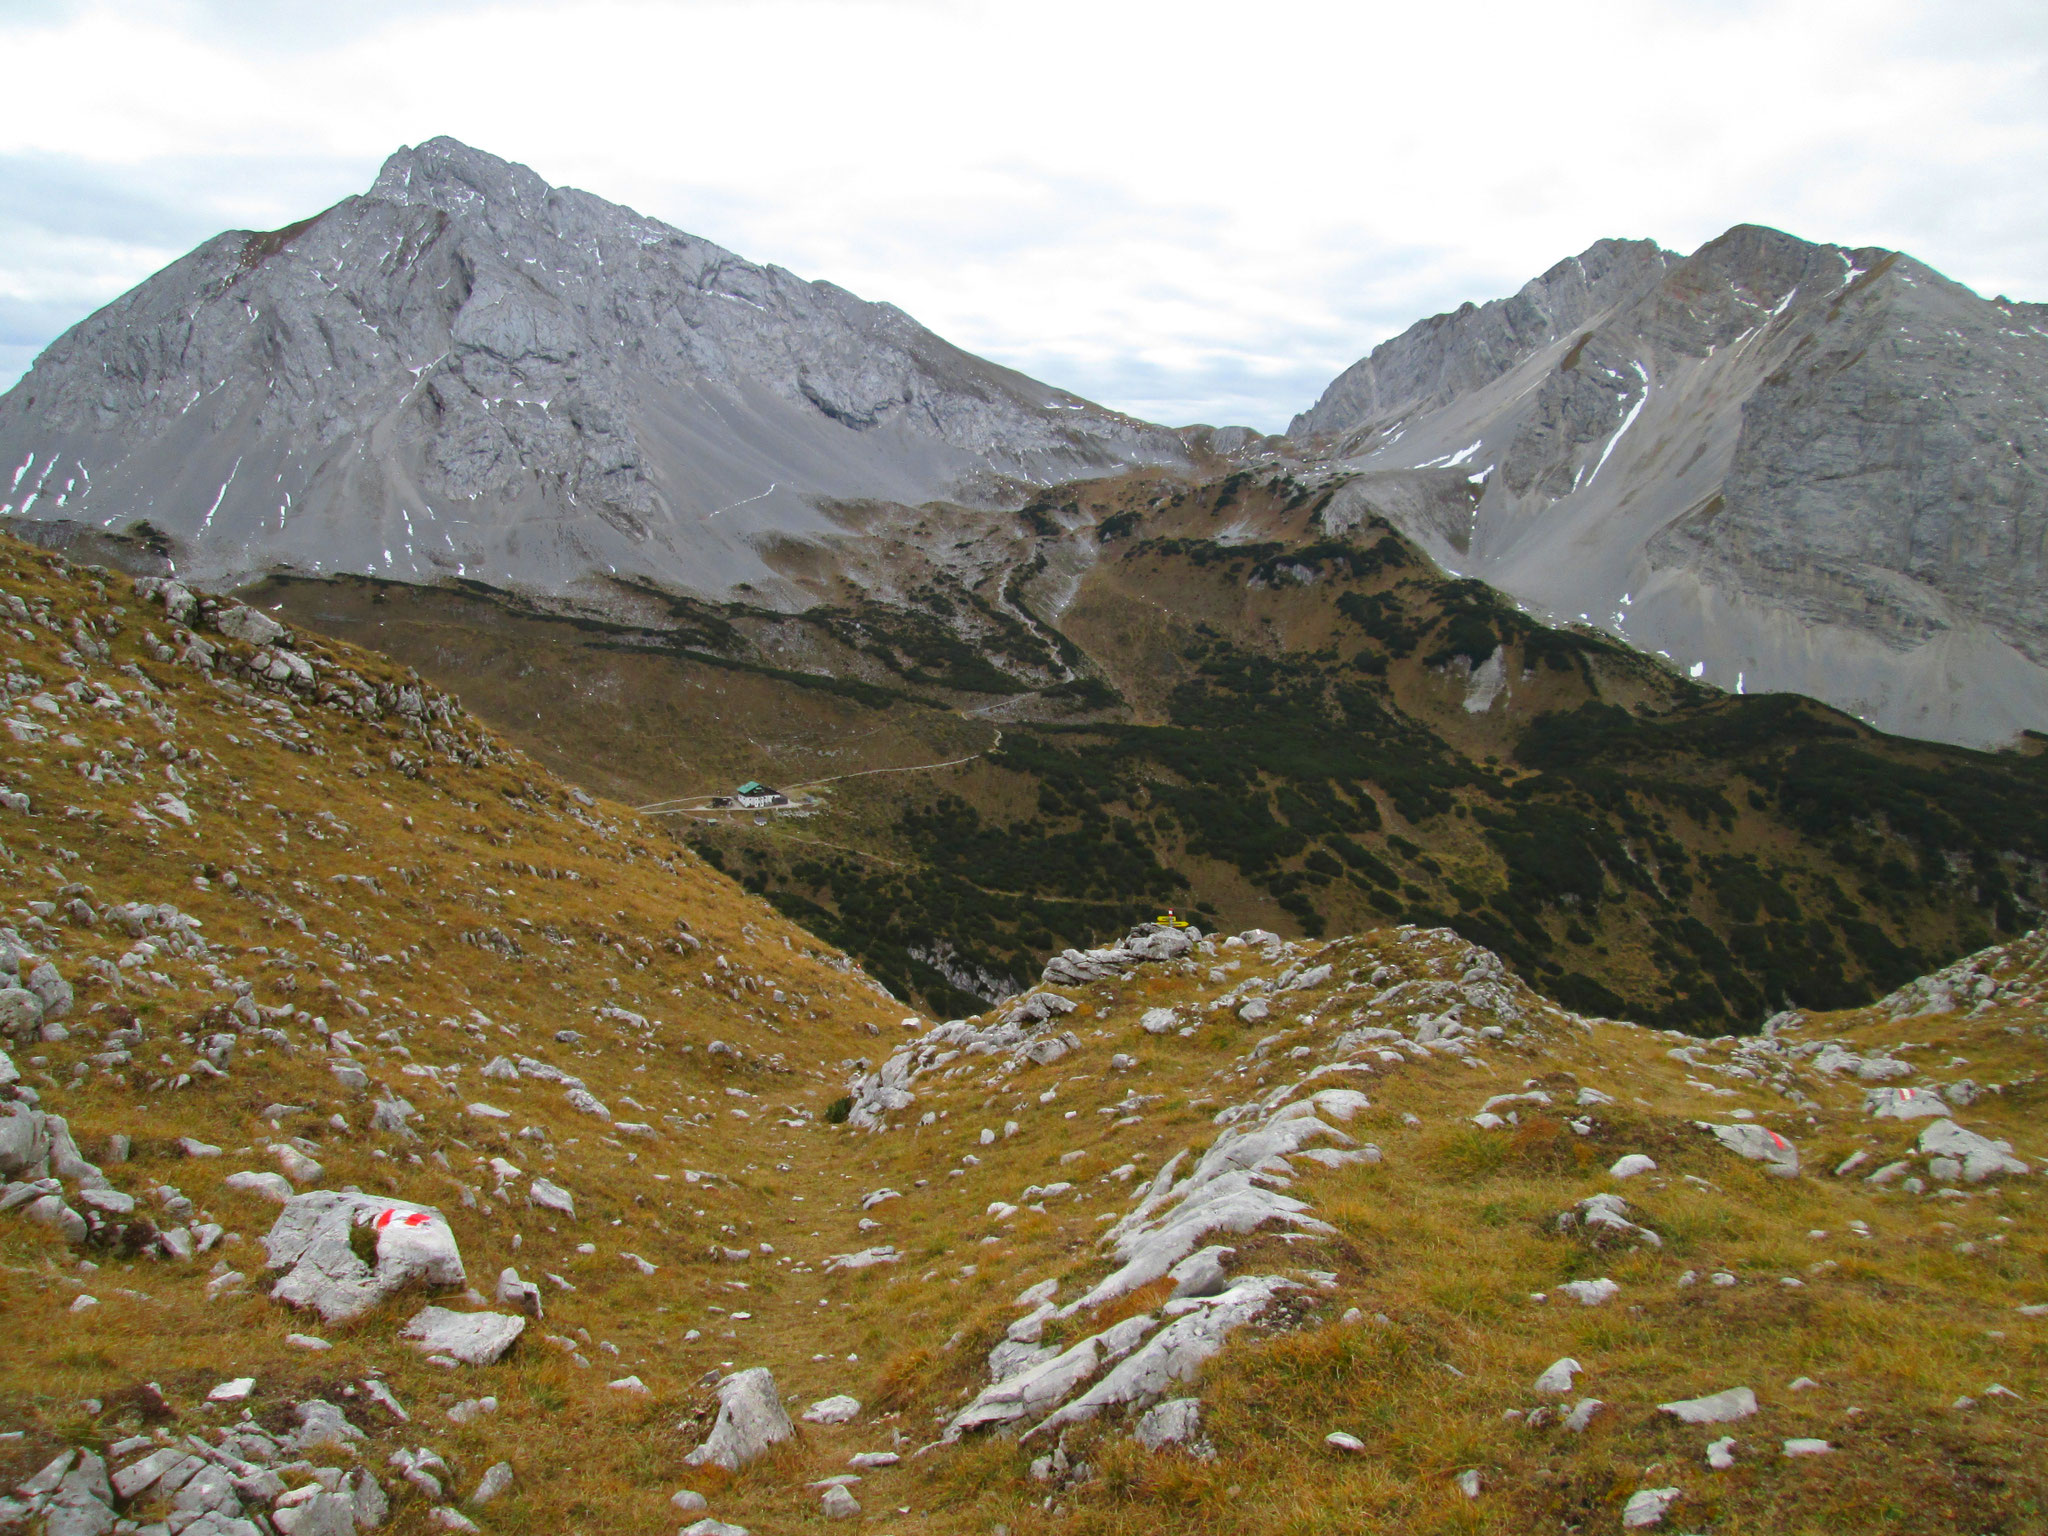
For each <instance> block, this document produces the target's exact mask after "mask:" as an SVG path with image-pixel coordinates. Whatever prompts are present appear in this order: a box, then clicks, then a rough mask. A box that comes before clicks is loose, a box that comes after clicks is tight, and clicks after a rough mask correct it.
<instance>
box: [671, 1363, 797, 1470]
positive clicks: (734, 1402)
mask: <svg viewBox="0 0 2048 1536" xmlns="http://www.w3.org/2000/svg"><path fill="white" fill-rule="evenodd" d="M795 1433H796V1426H795V1425H793V1424H791V1423H790V1422H789V1415H788V1414H787V1413H785V1412H783V1409H782V1397H781V1394H779V1393H778V1392H777V1391H776V1389H775V1377H774V1376H773V1374H771V1373H770V1372H769V1370H768V1368H767V1367H766V1366H760V1365H757V1366H755V1367H753V1368H752V1369H751V1370H745V1371H736V1372H734V1373H733V1374H732V1375H730V1376H727V1377H726V1378H725V1379H724V1380H722V1381H720V1382H719V1383H718V1419H717V1421H716V1422H715V1423H714V1424H713V1425H712V1426H711V1433H710V1434H709V1435H707V1436H706V1437H705V1439H704V1443H703V1444H702V1445H700V1446H698V1447H697V1449H695V1450H694V1451H692V1452H690V1454H689V1455H687V1456H685V1457H684V1458H683V1461H684V1463H685V1465H688V1466H692V1467H701V1466H704V1465H705V1464H706V1463H710V1464H712V1465H714V1466H720V1467H724V1468H725V1469H726V1471H728V1472H737V1471H738V1470H739V1469H740V1468H741V1467H743V1466H745V1465H746V1464H747V1463H748V1462H750V1461H752V1460H753V1459H754V1458H755V1457H756V1456H759V1455H760V1454H761V1453H762V1452H763V1451H765V1450H767V1449H768V1447H769V1446H771V1445H774V1444H776V1443H778V1442H779V1441H783V1440H787V1439H789V1438H790V1437H791V1436H792V1435H794V1434H795Z"/></svg>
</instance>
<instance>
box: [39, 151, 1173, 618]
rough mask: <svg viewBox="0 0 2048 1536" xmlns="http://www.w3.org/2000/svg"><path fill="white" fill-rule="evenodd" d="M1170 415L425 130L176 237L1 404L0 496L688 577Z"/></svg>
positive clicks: (308, 541) (1026, 479) (222, 554)
mask: <svg viewBox="0 0 2048 1536" xmlns="http://www.w3.org/2000/svg"><path fill="white" fill-rule="evenodd" d="M1186 460H1187V450H1186V448H1185V447H1184V445H1183V444H1182V443H1181V441H1180V440H1179V439H1178V438H1177V437H1175V436H1174V435H1173V434H1172V433H1170V432H1167V431H1165V430H1164V429H1162V428H1157V427H1152V426H1148V425H1146V424H1144V423H1142V422H1138V421H1134V420H1132V419H1130V418H1128V417H1124V416H1120V415H1117V414H1115V413H1114V412H1110V411H1106V410H1103V409H1101V408H1100V407H1097V406H1094V405H1091V404H1089V403H1088V402H1087V401H1085V400H1081V399H1079V398H1077V397H1074V396H1071V395H1068V394H1066V393H1064V392H1063V391H1060V390H1056V389H1052V388H1050V387H1049V386H1046V385H1043V384H1039V383H1036V382H1035V381H1033V380H1031V379H1028V378H1025V377H1024V376H1022V375H1021V374H1016V373H1012V372H1010V371H1009V370H1007V369H1004V368H999V367H997V366H995V365H994V364H991V363H988V362H985V361H983V360H982V359H980V358H977V357H973V356H970V355H969V354H967V353H965V352H962V351H960V350H959V349H958V348H955V347H952V346H950V345H948V344H947V343H946V342H944V341H942V340H940V339H939V338H938V337H937V336H934V335H933V334H932V333H931V332H929V331H927V330H925V329H924V328H923V327H922V326H920V325H918V324H917V323H916V322H915V321H914V320H912V319H911V318H910V317H909V316H908V315H905V314H904V313H903V312H902V311H900V310H897V309H895V308H893V307H891V306H889V305H887V304H872V303H868V302H866V301H864V300H862V299H859V298H856V297H855V296H854V295H852V294H850V293H848V292H846V291H845V290H844V289H842V288H837V287H835V286H833V285H832V284H830V283H826V282H805V281H803V280H802V279H800V278H797V277H795V276H793V275H792V274H790V273H788V272H785V271H783V270H781V269H780V268H777V267H760V266H755V265H754V264H753V263H751V262H747V261H743V260H741V259H740V258H739V257H737V256H734V255H732V254H731V253H730V252H728V251H724V250H721V249H719V248H718V247H717V246H715V245H712V244H710V243H709V242H707V241H704V240H699V239H697V238H695V237H694V236H691V235H687V234H684V233H683V232H682V231H680V230H677V229H673V228H671V227H669V226H668V225H666V224H662V223H660V222H658V221H656V220H653V219H649V218H645V217H643V216H641V215H639V214H637V213H634V212H633V211H631V210H630V209H626V208H622V207H619V206H617V205H616V204H612V203H607V202H604V201H602V200H601V199H599V198H596V197H592V196H591V195H589V194H588V193H585V192H578V191H573V190H569V189H565V188H556V187H550V186H549V185H547V184H546V183H545V182H543V181H542V180H541V179H540V178H539V177H538V176H536V175H534V173H533V172H532V171H530V170H528V169H527V168H526V167H524V166H520V165H513V164H509V163H507V162H506V161H503V160H499V159H496V158H495V157H493V156H491V155H487V154H484V153H481V152H480V151H477V150H473V149H470V148H468V147H467V146H465V145H462V144H459V143H457V142H455V141H454V140H452V139H445V138H443V139H435V140H432V141H430V142H428V143H425V144H421V145H419V146H417V147H415V148H409V149H402V150H400V151H399V152H398V153H397V154H395V155H393V156H392V157H391V159H390V160H389V161H388V162H386V164H385V166H384V168H383V171H382V172H381V173H380V174H379V176H378V178H377V181H376V183H375V185H374V186H372V187H371V189H370V190H369V192H368V193H367V194H365V195H364V196H361V197H351V198H348V199H346V200H344V201H343V202H341V203H338V204H337V205H335V206H334V207H333V208H330V209H328V210H327V211H326V212H324V213H321V214H319V215H316V216H315V217H313V218H311V219H308V220H306V221H304V222H303V223H301V224H296V225H293V226H291V227H289V228H287V229H282V230H276V231H272V232H270V233H267V234H250V233H247V232H243V231H234V232H230V233H227V234H223V235H219V236H217V237H215V238H214V239H212V240H210V241H208V242H207V243H206V244H205V245H203V246H201V247H200V248H199V249H198V250H196V251H194V252H192V253H191V254H190V255H189V256H186V257H184V258H183V259H182V260H180V261H177V262H175V263H173V264H172V265H171V266H169V267H167V268H165V269H164V270H163V271H162V272H160V273H158V274H157V275H156V276H155V277H153V278H151V279H150V280H149V281H147V282H145V283H143V284H142V285H141V286H140V287H138V288H136V289H134V290H133V291H132V292H130V293H128V294H126V295H124V296H123V297H121V298H120V299H117V300H116V301H115V302H114V303H112V304H110V305H108V306H107V307H106V308H105V309H103V310H101V311H100V312H99V313H97V314H95V315H93V316H91V317H90V318H88V319H86V320H85V321H83V322H81V323H80V324H79V325H77V326H74V327H73V328H72V329H71V330H70V331H68V332H67V333H66V334H65V335H64V336H62V337H61V338H59V339H58V341H57V342H55V343H54V344H53V345H52V346H51V347H50V349H49V350H48V351H47V352H45V353H44V354H43V356H42V357H41V358H39V359H38V360H37V362H36V365H35V367H34V368H33V369H31V370H30V372H29V374H28V376H27V377H26V378H24V379H23V380H22V381H21V383H20V384H18V385H17V386H16V387H15V388H14V389H13V390H11V391H10V392H9V393H8V394H7V395H6V396H5V397H4V398H0V512H11V513H12V514H14V515H16V516H21V517H28V518H37V519H61V520H66V521H68V522H69V523H72V524H75V525H83V526H85V527H87V528H91V529H101V528H105V529H110V530H113V531H116V532H118V531H120V530H121V529H124V528H130V527H132V526H134V525H136V524H138V523H141V522H147V523H148V524H149V525H150V527H151V528H152V529H153V530H155V531H156V533H157V534H159V535H162V536H164V537H165V538H167V539H168V541H169V545H170V549H171V552H172V553H174V554H175V556H176V560H177V569H178V571H179V573H180V574H181V575H182V576H184V577H186V578H187V579H195V580H201V581H204V580H206V579H209V578H218V577H221V576H238V575H244V574H249V573H253V572H257V571H262V570H270V569H298V570H301V571H307V572H336V571H354V572H374V573H375V574H377V575H380V576H390V577H394V578H396V579H399V580H406V581H415V580H433V579H436V578H438V577H441V576H467V577H472V578H480V579H483V580H487V581H490V582H493V583H495V584H500V585H505V586H515V587H529V588H538V589H544V590H548V591H553V592H561V591H563V590H565V589H567V588H569V587H572V586H573V585H574V584H576V583H577V582H579V581H582V580H583V579H585V578H586V577H589V576H591V575H593V573H597V574H603V573H606V572H607V571H616V572H618V573H620V574H624V575H629V576H631V575H637V576H641V577H646V578H652V579H655V580H658V581H661V582H664V583H667V584H670V585H674V586H677V587H682V588H685V589H688V590H693V591H697V592H701V593H706V594H710V595H720V594H723V593H724V592H725V591H727V590H728V589H730V588H731V587H732V586H733V585H735V584H736V583H739V582H742V581H751V582H754V583H756V584H757V585H758V586H759V587H760V588H761V589H763V590H772V589H773V588H774V587H775V585H776V583H777V578H776V577H775V576H774V574H773V572H772V571H770V570H769V568H768V567H767V565H766V564H765V563H764V561H763V559H762V557H761V554H760V552H759V551H760V548H761V546H763V545H765V544H767V543H769V542H772V541H774V540H776V539H779V538H783V537H792V536H793V537H796V538H804V537H806V536H812V535H818V534H821V533H825V532H828V531H830V530H831V529H832V528H833V526H834V525H832V524H830V523H829V522H828V521H827V520H826V518H825V517H824V515H823V514H822V513H821V512H820V511H819V510H818V503H819V502H820V501H821V500H823V499H828V498H863V497H865V498H880V499H889V500H896V501H903V502H912V503H915V502H921V501H925V500H929V499H932V498H934V497H938V496H951V497H954V498H957V499H962V500H967V501H970V502H973V501H977V500H987V499H994V500H1007V501H1009V502H1010V504H1015V503H1016V502H1019V501H1021V500H1023V499H1025V497H1026V496H1027V495H1028V486H1029V484H1030V483H1032V482H1045V481H1053V480H1062V479H1069V478H1074V477H1079V476H1087V475H1090V474H1096V473H1103V472H1109V471H1113V470H1116V469H1120V468H1122V467H1124V466H1125V465H1127V464H1131V463H1153V462H1161V463H1183V462H1186Z"/></svg>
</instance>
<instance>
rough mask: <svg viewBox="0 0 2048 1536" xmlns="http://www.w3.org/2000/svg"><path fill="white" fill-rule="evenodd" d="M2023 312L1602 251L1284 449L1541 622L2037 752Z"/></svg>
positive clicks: (1344, 389) (1810, 253)
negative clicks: (2016, 742)
mask: <svg viewBox="0 0 2048 1536" xmlns="http://www.w3.org/2000/svg"><path fill="white" fill-rule="evenodd" d="M1599 250H1600V248H1599V247H1595V251H1599ZM1589 254H1591V253H1589ZM1580 266H1584V267H1585V270H1586V274H1587V276H1586V278H1585V279H1581V277H1580V276H1579V273H1578V268H1579V267H1580ZM2036 308H2038V306H2025V305H2014V304H2012V303H2010V302H2009V301H1988V300H1985V299H1982V298H1980V297H1978V296H1977V295H1976V294H1974V293H1972V292H1970V291H1969V290H1968V289H1967V288H1964V287H1963V286H1962V285H1960V284H1957V283H1954V282H1951V281H1950V280H1949V279H1947V278H1945V277H1943V276H1942V275H1941V274H1940V273H1937V272H1935V271H1933V270H1932V269H1930V268H1928V267H1926V266H1925V265H1923V264H1922V263H1919V262H1917V261H1914V260H1913V259H1912V258H1910V257H1907V256H1904V255H1901V254H1900V253H1898V252H1894V251H1887V250H1881V249H1876V248H1861V249H1854V250H1852V249H1848V248H1844V247H1841V246H1833V245H1821V244H1814V243H1811V242H1809V241H1805V240H1801V239H1798V238H1796V237H1795V236H1792V235H1789V234H1786V233H1784V232H1782V231H1780V230H1775V229H1769V228H1765V227H1763V226H1760V225H1738V226H1736V227H1735V228H1733V229H1731V230H1729V231H1728V232H1727V233H1725V234H1723V235H1721V236H1719V237H1718V238H1716V239H1714V240H1712V241H1709V242H1708V243H1707V244H1706V245H1704V246H1702V247H1700V249H1698V250H1697V251H1695V252H1693V253H1692V254H1691V255H1690V256H1687V257H1683V258H1680V257H1677V256H1675V255H1673V254H1672V253H1669V252H1663V251H1659V250H1657V249H1656V248H1655V247H1649V246H1646V245H1642V244H1640V243H1630V242H1612V243H1610V246H1609V249H1608V250H1607V251H1606V252H1605V253H1604V257H1603V259H1601V260H1599V261H1597V262H1588V260H1587V258H1586V257H1578V258H1574V260H1573V262H1570V263H1565V264H1562V265H1560V266H1559V267H1554V268H1552V269H1551V270H1550V271H1549V272H1547V273H1545V274H1544V276H1543V277H1541V278H1539V279H1537V280H1536V281H1535V282H1534V283H1531V284H1530V285H1528V286H1527V287H1525V288H1524V289H1523V290H1522V291H1521V292H1520V293H1518V294H1516V295H1515V296H1514V297H1512V298H1509V299H1504V300H1497V301H1494V302H1493V303H1491V304H1485V305H1480V306H1477V307H1469V306H1468V307H1467V308H1466V309H1464V310H1461V311H1459V312H1458V313H1456V314H1454V315H1450V316H1442V317H1438V319H1437V320H1435V321H1430V322H1425V323H1424V324H1422V325H1419V326H1415V327H1411V328H1410V329H1409V330H1408V331H1407V332H1404V333H1403V334H1402V335H1401V336H1399V337H1396V338H1395V339H1394V340H1392V341H1390V342H1386V343H1383V344H1382V345H1381V346H1380V347H1377V348H1375V349H1374V351H1373V352H1372V353H1371V355H1370V356H1368V357H1366V358H1364V359H1362V360H1361V361H1360V362H1358V363H1356V364H1354V365H1353V366H1352V367H1351V368H1350V369H1348V370H1346V372H1345V373H1343V374H1341V375H1339V377H1338V378H1337V379H1336V380H1335V381H1334V382H1333V383H1332V384H1331V386H1330V388H1329V390H1327V391H1326V392H1325V394H1324V396H1323V398H1322V400H1321V401H1319V402H1318V403H1317V405H1316V406H1315V408H1314V409H1313V410H1311V411H1310V412H1308V413H1307V414H1306V415H1304V416H1302V417H1299V418H1297V419H1296V422H1295V431H1296V433H1297V434H1298V435H1305V436H1307V437H1310V438H1312V439H1313V440H1314V441H1315V443H1316V444H1317V445H1319V447H1318V451H1319V452H1320V454H1321V455H1322V456H1324V457H1326V458H1327V459H1329V460H1332V461H1334V462H1336V463H1340V464H1343V465H1345V466H1346V467H1347V468H1349V469H1351V470H1353V471H1354V472H1357V473H1358V474H1359V475H1360V476H1361V477H1362V478H1361V479H1359V480H1356V481H1354V482H1352V484H1351V485H1350V486H1349V487H1348V489H1347V496H1348V498H1349V502H1348V504H1349V505H1351V506H1352V507H1354V508H1366V507H1371V508H1374V509H1376V510H1378V511H1379V512H1381V513H1383V514H1385V515H1387V516H1389V517H1391V518H1393V519H1394V520H1395V521H1397V522H1399V523H1400V524H1401V525H1402V526H1403V527H1405V528H1407V529H1408V530H1409V531H1410V532H1412V533H1414V534H1415V535H1416V536H1417V537H1418V538H1421V539H1422V540H1423V541H1424V542H1425V543H1426V544H1428V545H1429V546H1430V548H1431V550H1432V553H1434V554H1435V555H1436V556H1437V558H1439V559H1440V560H1442V561H1443V562H1444V563H1445V564H1447V565H1449V566H1450V567H1452V568H1453V569H1456V570H1459V571H1462V572H1464V573H1466V574H1469V575H1475V576H1478V577H1481V578H1483V579H1485V580H1487V581H1489V582H1491V583H1493V584H1494V585H1496V586H1499V587H1501V588H1503V589H1504V590H1506V591H1508V592H1509V593H1511V594H1513V595H1514V596H1515V597H1517V598H1519V599H1521V600H1522V601H1523V602H1525V603H1528V604H1529V605H1530V606H1531V607H1532V608H1534V609H1535V610H1536V611H1538V612H1541V613H1545V614H1548V615H1550V616H1553V617H1555V618H1558V619H1563V620H1567V621H1579V622H1585V623H1595V624H1599V625H1601V626H1602V627H1604V628H1607V629H1609V630H1610V631H1612V632H1613V633H1615V634H1618V635H1620V636H1621V637H1623V638H1624V639H1626V640H1628V641H1630V642H1631V643H1632V644H1634V645H1636V646H1637V647H1639V648H1641V649H1643V650H1645V651H1649V652H1652V653H1655V654H1659V655H1662V656H1663V657H1665V658H1667V659H1669V660H1671V661H1672V662H1675V663H1676V664H1677V665H1679V666H1680V667H1681V668H1683V669H1685V670H1687V671H1689V672H1691V674H1692V675H1693V676H1695V677H1700V678H1703V679H1705V680H1707V681H1710V682H1713V683H1716V684H1718V685H1720V686H1722V687H1724V688H1729V689H1732V690H1737V691H1749V692H1758V691H1771V692H1779V691H1782V692H1795V693H1804V694H1808V695H1810V696H1812V697H1815V698H1819V699H1823V700H1825V701H1827V702H1828V703H1831V704H1834V705H1837V706H1838V707H1841V708H1843V709H1847V710H1849V711H1851V712H1853V713H1855V714H1857V715H1860V716H1862V717H1863V718H1865V719H1866V720H1869V721H1871V722H1872V723H1875V724H1878V725H1880V726H1882V727H1883V728H1884V729H1886V730H1890V731H1896V732H1900V733H1902V734H1907V735H1916V736H1926V737H1932V738H1934V739H1938V740H1947V741H1957V742H1965V743H1970V744H1973V745H1994V744H1999V743H2003V742H2006V741H2010V740H2011V739H2013V737H2014V736H2015V735H2016V734H2017V732H2019V731H2021V730H2026V729H2035V730H2038V729H2041V728H2042V727H2043V725H2044V724H2048V628H2044V627H2043V623H2042V620H2041V616H2040V614H2041V610H2040V604H2039V601H2038V595H2039V592H2040V590H2041V584H2042V581H2043V579H2044V577H2048V570H2044V567H2043V555H2042V548H2043V527H2044V524H2043V518H2044V516H2048V513H2044V511H2043V504H2042V502H2041V498H2040V496H2039V494H2038V491H2037V489H2036V481H2037V478H2038V477H2037V474H2036V471H2035V470H2034V468H2033V466H2034V465H2035V464H2038V463H2039V462H2041V455H2042V454H2044V453H2048V438H2044V437H2043V435H2042V430H2041V425H2040V424H2041V421H2042V419H2043V417H2044V414H2048V328H2044V327H2043V326H2042V325H2040V324H2039V323H2038V320H2037V319H2035V318H2034V317H2033V314H2032V311H2033V310H2034V309H2036ZM1418 476H1420V477H1422V478H1420V479H1418V478H1417V477H1418Z"/></svg>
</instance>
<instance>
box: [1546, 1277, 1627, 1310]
mask: <svg viewBox="0 0 2048 1536" xmlns="http://www.w3.org/2000/svg"><path fill="white" fill-rule="evenodd" d="M1557 1289H1558V1290H1560V1291H1562V1292H1563V1293H1564V1294H1565V1295H1567V1296H1569V1297H1571V1298H1572V1299H1573V1300H1574V1301H1576V1302H1578V1304H1579V1305H1580V1306H1582V1307H1597V1306H1599V1305H1600V1304H1601V1303H1602V1302H1604V1301H1606V1300H1608V1299H1609V1298H1610V1297H1613V1296H1616V1295H1619V1294H1620V1292H1621V1287H1620V1286H1619V1285H1618V1284H1616V1283H1615V1282H1614V1281H1612V1280H1609V1279H1608V1278H1607V1277H1606V1276H1604V1275H1603V1276H1601V1277H1600V1278H1599V1279H1598V1280H1567V1281H1565V1283H1564V1284H1563V1285H1560V1286H1558V1287H1557Z"/></svg>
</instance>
